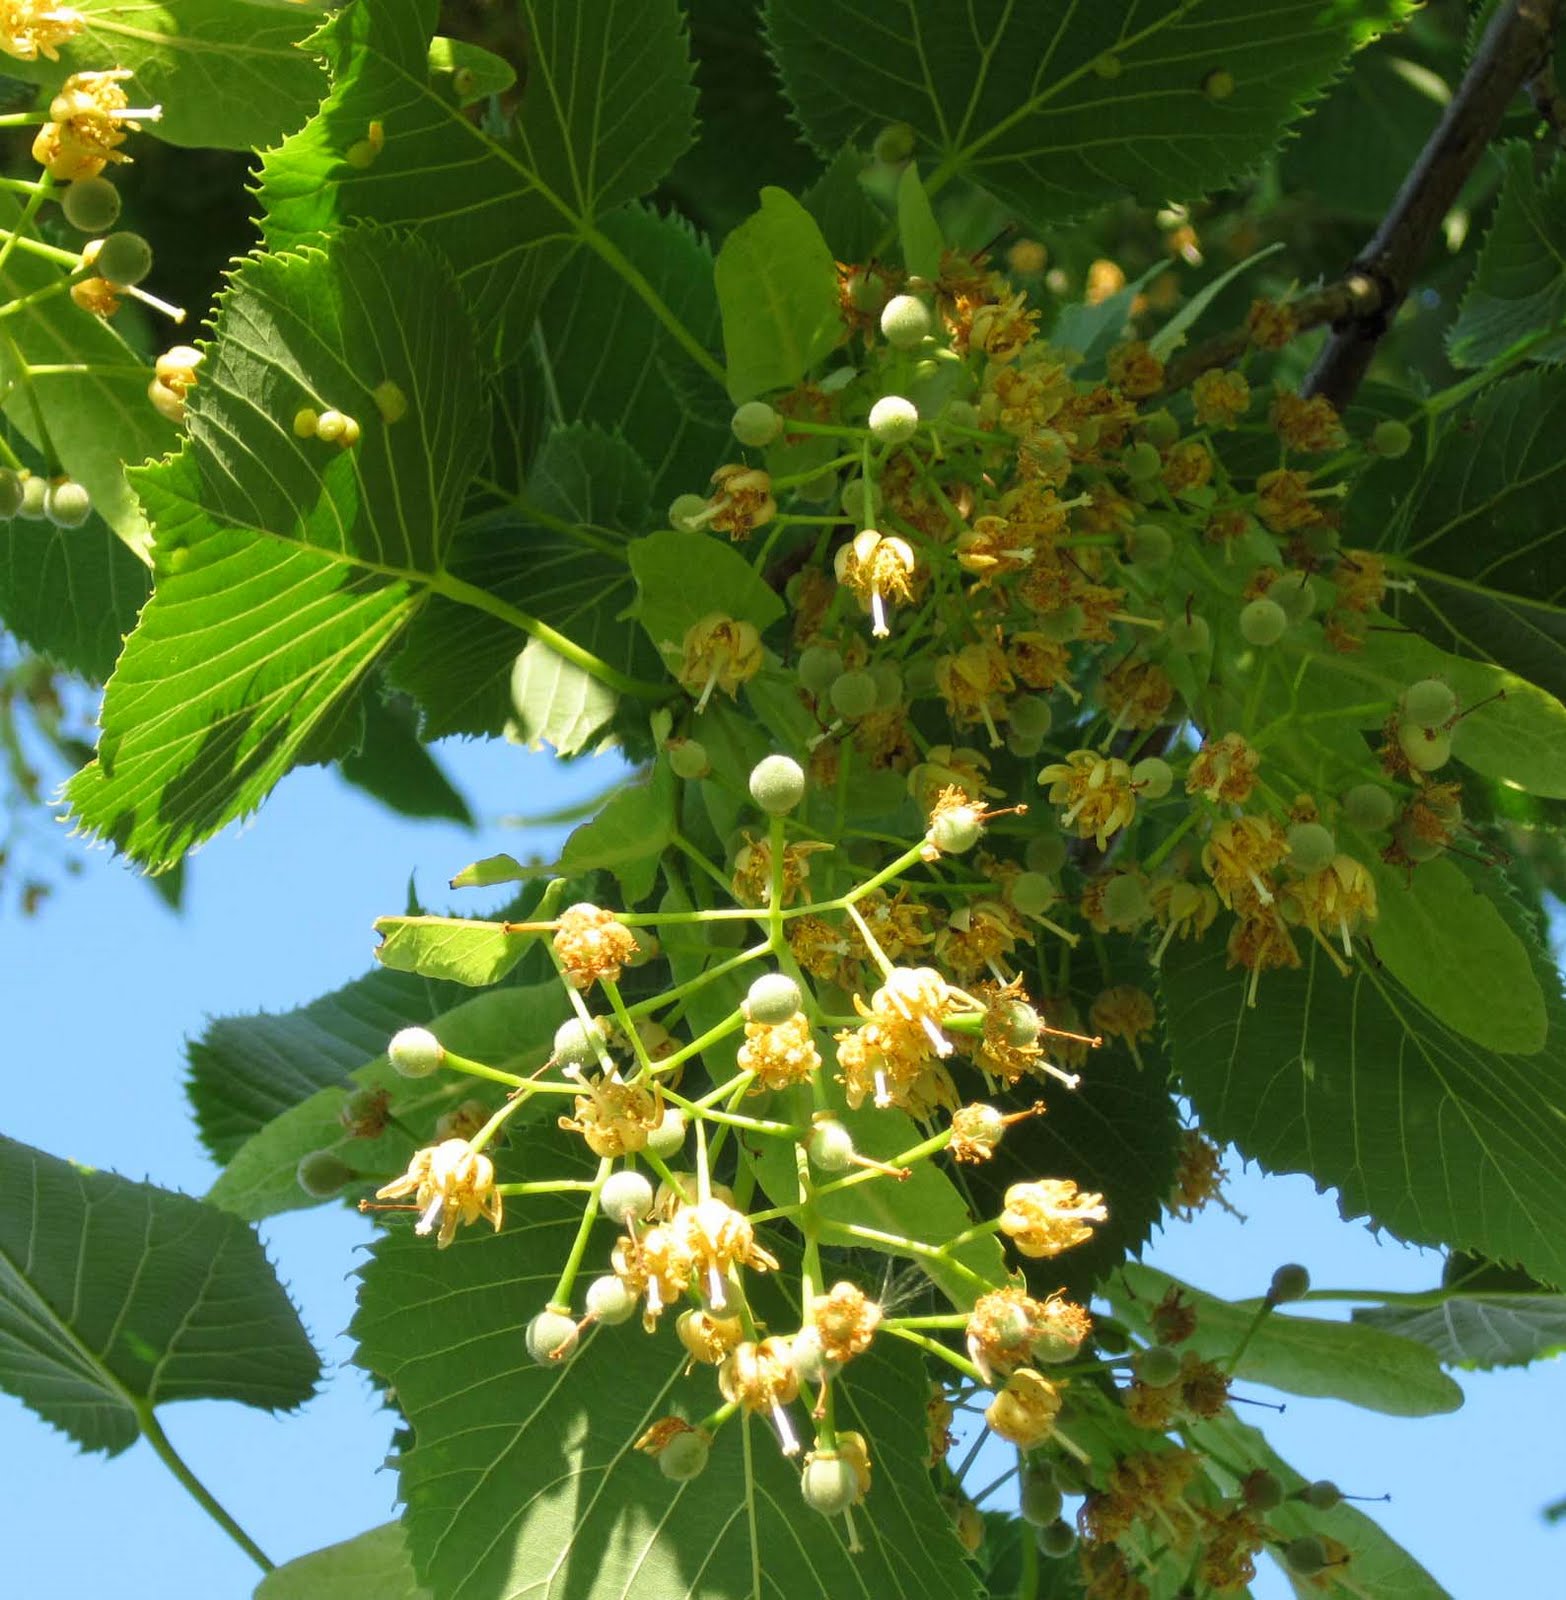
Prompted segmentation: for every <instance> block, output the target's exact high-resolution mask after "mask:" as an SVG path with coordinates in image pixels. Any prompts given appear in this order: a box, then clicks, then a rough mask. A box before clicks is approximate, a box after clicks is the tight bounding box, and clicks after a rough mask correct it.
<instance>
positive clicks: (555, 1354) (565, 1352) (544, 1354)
mask: <svg viewBox="0 0 1566 1600" xmlns="http://www.w3.org/2000/svg"><path fill="white" fill-rule="evenodd" d="M576 1340H577V1327H576V1323H575V1322H573V1321H572V1319H571V1318H570V1317H568V1316H566V1315H565V1314H564V1313H563V1312H560V1311H555V1310H553V1309H549V1308H546V1309H545V1310H543V1311H540V1312H539V1313H538V1315H537V1316H536V1317H534V1318H533V1320H532V1321H531V1322H530V1323H528V1325H527V1353H528V1354H529V1355H530V1356H532V1358H533V1359H534V1360H535V1361H536V1362H537V1363H538V1364H539V1366H541V1367H552V1366H559V1365H560V1364H561V1363H563V1362H566V1361H569V1360H570V1359H571V1354H572V1352H573V1351H574V1350H575V1348H576Z"/></svg>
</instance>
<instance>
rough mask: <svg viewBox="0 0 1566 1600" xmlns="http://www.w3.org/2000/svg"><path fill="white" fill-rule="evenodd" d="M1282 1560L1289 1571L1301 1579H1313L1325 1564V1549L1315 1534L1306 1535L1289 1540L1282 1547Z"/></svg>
mask: <svg viewBox="0 0 1566 1600" xmlns="http://www.w3.org/2000/svg"><path fill="white" fill-rule="evenodd" d="M1283 1559H1284V1561H1285V1562H1286V1563H1287V1565H1288V1568H1289V1571H1290V1572H1294V1573H1298V1574H1299V1576H1300V1577H1302V1578H1311V1577H1314V1576H1315V1575H1316V1574H1317V1573H1318V1572H1320V1571H1321V1570H1322V1568H1323V1567H1325V1566H1326V1564H1327V1547H1326V1546H1325V1545H1324V1544H1323V1543H1322V1542H1321V1540H1320V1539H1318V1538H1317V1537H1316V1536H1315V1534H1313V1533H1307V1534H1305V1535H1304V1536H1303V1537H1301V1538H1298V1539H1290V1540H1289V1542H1288V1543H1287V1544H1286V1545H1284V1547H1283Z"/></svg>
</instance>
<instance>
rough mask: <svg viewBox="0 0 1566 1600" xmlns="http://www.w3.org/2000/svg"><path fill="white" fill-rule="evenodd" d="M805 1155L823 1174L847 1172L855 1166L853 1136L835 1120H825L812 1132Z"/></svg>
mask: <svg viewBox="0 0 1566 1600" xmlns="http://www.w3.org/2000/svg"><path fill="white" fill-rule="evenodd" d="M805 1153H806V1154H807V1155H808V1156H809V1157H810V1159H811V1160H812V1161H813V1162H814V1163H815V1164H816V1165H817V1166H818V1167H820V1168H821V1170H822V1171H823V1172H846V1171H847V1170H848V1168H849V1167H851V1166H853V1164H854V1138H853V1135H852V1134H851V1133H850V1132H849V1131H848V1129H847V1128H845V1127H844V1126H843V1124H842V1123H841V1122H838V1121H837V1120H836V1119H835V1118H831V1117H829V1118H825V1119H823V1120H822V1121H820V1122H818V1123H817V1124H816V1125H815V1126H814V1127H813V1128H812V1129H811V1130H810V1133H809V1135H808V1136H807V1137H806V1139H805Z"/></svg>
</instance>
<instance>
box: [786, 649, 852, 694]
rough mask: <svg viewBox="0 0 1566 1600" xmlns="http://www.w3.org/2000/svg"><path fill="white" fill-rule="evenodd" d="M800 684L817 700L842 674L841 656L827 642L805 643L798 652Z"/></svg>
mask: <svg viewBox="0 0 1566 1600" xmlns="http://www.w3.org/2000/svg"><path fill="white" fill-rule="evenodd" d="M796 670H797V671H798V673H799V681H800V684H801V685H802V686H803V687H804V688H805V689H806V690H807V691H808V692H809V693H811V694H813V695H814V696H815V697H816V698H817V699H818V700H819V699H820V698H821V696H822V695H824V694H825V693H826V692H827V690H828V689H830V688H831V687H832V685H833V683H834V682H836V680H837V679H838V678H840V677H841V676H842V674H843V658H842V656H840V655H839V654H838V653H837V651H836V650H834V649H833V648H832V646H831V645H829V644H812V645H806V646H805V648H804V649H803V650H801V651H800V652H799V664H798V667H797V669H796Z"/></svg>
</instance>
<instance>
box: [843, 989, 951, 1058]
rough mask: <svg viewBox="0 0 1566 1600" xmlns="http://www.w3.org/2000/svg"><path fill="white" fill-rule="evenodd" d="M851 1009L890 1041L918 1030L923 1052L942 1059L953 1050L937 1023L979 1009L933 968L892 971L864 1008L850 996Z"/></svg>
mask: <svg viewBox="0 0 1566 1600" xmlns="http://www.w3.org/2000/svg"><path fill="white" fill-rule="evenodd" d="M854 1009H855V1010H856V1011H858V1013H859V1014H860V1016H862V1017H864V1018H866V1019H867V1020H869V1021H873V1022H876V1023H878V1024H880V1026H881V1027H882V1028H883V1029H885V1030H887V1032H888V1033H890V1034H891V1035H892V1036H893V1037H894V1038H897V1037H904V1036H906V1034H907V1032H908V1030H910V1029H918V1030H919V1031H920V1032H922V1033H923V1035H924V1038H925V1040H927V1041H928V1044H927V1045H926V1048H928V1049H931V1050H934V1052H935V1053H936V1055H938V1056H941V1057H945V1056H949V1055H950V1054H951V1053H952V1050H953V1048H954V1047H953V1045H952V1042H951V1040H950V1039H948V1038H947V1037H946V1035H945V1034H944V1033H942V1032H941V1029H940V1026H939V1024H940V1022H941V1020H942V1019H943V1018H944V1017H947V1016H950V1015H951V1014H952V1013H953V1012H957V1011H964V1010H967V1011H977V1010H978V1009H979V1006H978V1003H977V1002H976V1001H972V1000H970V999H969V997H968V996H967V995H965V994H963V993H962V991H961V990H960V989H954V988H952V987H951V985H950V984H948V983H947V981H946V980H945V978H943V977H942V976H941V975H940V973H939V972H937V971H936V970H935V968H934V967H893V968H892V970H891V971H890V972H888V973H887V975H886V981H885V982H884V983H883V984H882V985H881V987H880V988H879V989H877V990H876V991H875V993H874V994H872V995H871V996H870V1004H869V1005H868V1006H867V1005H866V1004H865V1003H864V1001H862V1000H861V999H860V998H859V996H858V995H855V996H854Z"/></svg>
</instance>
